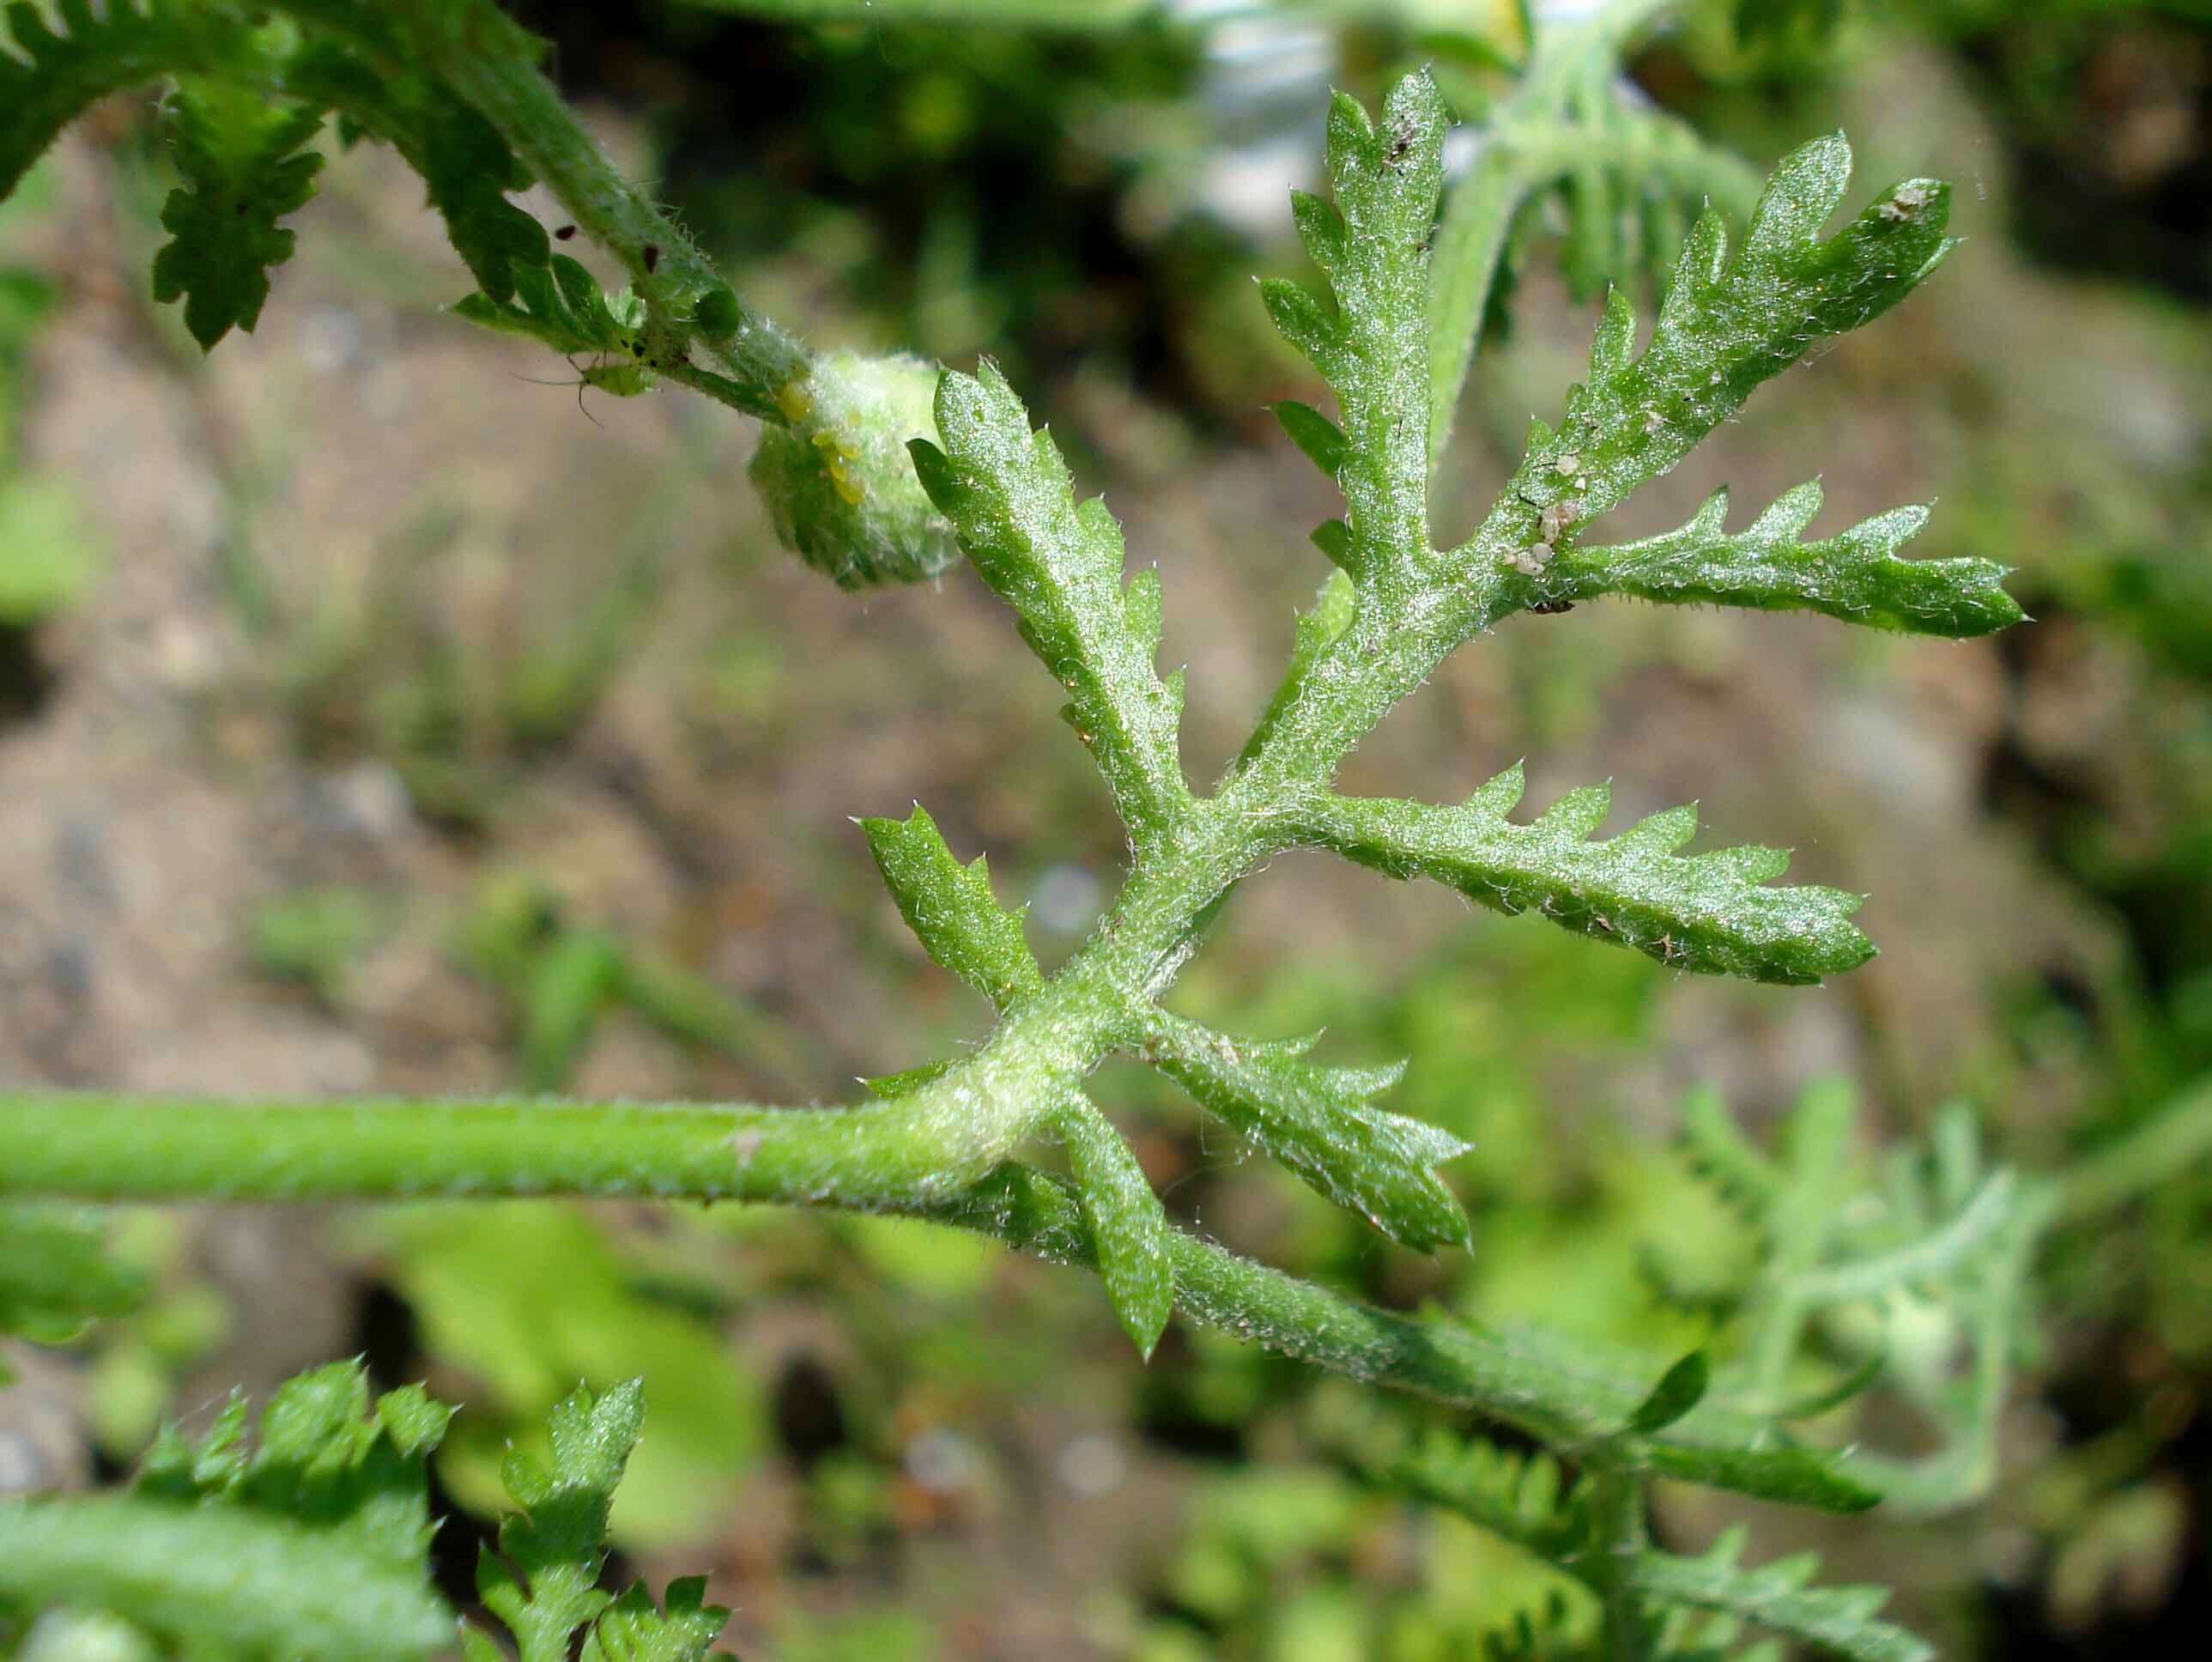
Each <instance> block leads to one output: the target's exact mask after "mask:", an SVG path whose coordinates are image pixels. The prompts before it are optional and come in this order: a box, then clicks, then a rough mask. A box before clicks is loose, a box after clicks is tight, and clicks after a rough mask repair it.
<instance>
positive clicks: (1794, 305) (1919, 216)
mask: <svg viewBox="0 0 2212 1662" xmlns="http://www.w3.org/2000/svg"><path fill="white" fill-rule="evenodd" d="M1850 169H1851V150H1850V144H1849V143H1846V142H1845V141H1844V137H1843V135H1842V134H1840V133H1837V134H1832V135H1831V136H1830V137H1826V138H1821V139H1816V140H1814V142H1813V143H1810V144H1808V145H1806V146H1804V147H1803V148H1802V149H1798V150H1796V151H1795V152H1793V153H1792V154H1790V155H1788V156H1786V157H1784V160H1783V161H1782V163H1781V165H1780V166H1779V167H1778V168H1777V169H1776V170H1775V173H1774V175H1773V177H1772V178H1771V180H1768V182H1767V186H1766V190H1765V193H1764V194H1762V195H1761V196H1760V198H1759V205H1758V207H1757V208H1756V209H1755V210H1753V214H1752V217H1751V223H1750V226H1749V228H1747V231H1746V232H1745V234H1744V239H1743V244H1742V247H1741V249H1739V250H1738V251H1737V252H1736V253H1735V256H1734V258H1732V259H1731V258H1730V255H1729V241H1728V232H1727V230H1726V228H1725V227H1724V226H1723V223H1722V221H1721V216H1720V215H1719V214H1718V213H1717V211H1715V210H1711V209H1708V210H1706V211H1705V214H1704V215H1703V216H1701V217H1700V218H1699V221H1698V222H1697V224H1696V225H1695V226H1694V227H1693V228H1692V229H1691V231H1690V234H1689V236H1688V237H1687V239H1686V240H1685V242H1684V244H1683V247H1682V258H1681V260H1680V263H1679V265H1677V266H1676V268H1675V271H1674V283H1673V284H1672V286H1670V287H1669V288H1668V291H1667V296H1666V299H1665V300H1664V301H1662V304H1661V306H1660V308H1659V317H1658V321H1657V323H1656V326H1654V329H1653V332H1652V337H1651V341H1650V345H1649V346H1647V347H1646V348H1645V349H1644V351H1643V352H1642V353H1641V354H1640V355H1638V354H1637V353H1636V352H1635V351H1634V347H1635V344H1636V317H1635V311H1634V308H1633V307H1632V306H1631V304H1630V302H1629V300H1628V296H1627V295H1626V293H1625V292H1624V291H1622V290H1620V289H1614V290H1613V292H1612V294H1611V295H1608V296H1607V301H1606V307H1605V315H1604V317H1603V319H1602V320H1601V322H1600V323H1599V325H1598V329H1597V333H1596V336H1595V339H1594V341H1593V343H1592V345H1591V348H1590V367H1589V380H1588V381H1587V382H1586V383H1585V384H1584V385H1583V386H1580V387H1575V388H1573V389H1571V391H1570V392H1569V393H1568V395H1567V401H1566V411H1565V416H1564V417H1563V418H1562V420H1561V421H1560V423H1559V429H1558V431H1556V432H1554V431H1553V430H1552V429H1550V428H1549V427H1547V426H1546V425H1545V424H1544V423H1541V422H1539V423H1536V426H1535V430H1534V433H1533V435H1531V438H1530V441H1529V445H1528V454H1526V456H1524V457H1523V459H1522V463H1521V466H1520V467H1519V469H1518V470H1517V471H1516V473H1515V475H1514V478H1513V488H1512V490H1510V492H1509V493H1508V494H1507V496H1505V497H1504V499H1502V500H1501V502H1500V504H1499V509H1498V512H1496V513H1494V514H1493V515H1492V522H1491V523H1490V524H1489V525H1486V527H1485V533H1486V534H1487V535H1488V536H1489V537H1491V538H1493V539H1495V538H1498V537H1499V536H1501V535H1503V536H1510V537H1512V538H1513V539H1516V541H1517V542H1518V544H1519V545H1521V546H1520V547H1519V548H1516V549H1514V550H1512V551H1510V557H1512V558H1513V559H1515V560H1516V561H1517V562H1518V563H1521V564H1522V565H1523V566H1524V567H1525V566H1526V565H1528V564H1541V563H1542V561H1543V560H1545V559H1547V558H1548V557H1549V556H1550V552H1551V551H1553V550H1554V549H1556V548H1557V547H1558V546H1559V545H1560V544H1561V543H1562V542H1570V543H1571V539H1572V538H1573V537H1574V535H1575V533H1577V532H1578V531H1579V530H1580V529H1581V528H1582V527H1583V526H1584V525H1586V524H1588V523H1589V521H1591V520H1593V519H1595V517H1596V516H1597V515H1599V514H1602V513H1604V512H1606V511H1607V509H1609V508H1613V506H1615V505H1616V504H1617V503H1619V502H1620V501H1621V500H1622V499H1623V498H1624V497H1626V496H1627V495H1628V494H1629V492H1630V491H1632V490H1634V489H1635V488H1636V487H1637V486H1638V484H1642V483H1643V482H1644V480H1646V479H1649V478H1652V477H1654V476H1655V475H1656V474H1659V473H1662V472H1666V471H1668V469H1669V468H1671V467H1673V466H1674V464H1675V463H1677V462H1679V461H1680V460H1681V459H1682V458H1683V457H1684V456H1686V455H1687V454H1689V453H1690V451H1691V450H1692V448H1693V447H1695V446H1696V445H1697V443H1698V442H1699V440H1701V439H1703V438H1704V437H1705V435H1706V434H1708V433H1710V432H1711V431H1712V429H1714V428H1715V427H1717V426H1718V425H1719V424H1720V423H1722V422H1723V421H1725V420H1727V419H1728V417H1730V416H1732V415H1734V414H1735V411H1737V410H1739V409H1741V407H1742V405H1743V403H1744V400H1745V399H1748V398H1749V397H1750V396H1751V394H1752V393H1753V391H1754V390H1755V389H1756V388H1757V387H1758V386H1759V383H1760V382H1762V381H1764V380H1769V379H1771V377H1773V376H1775V375H1777V374H1780V373H1781V372H1782V371H1783V370H1784V369H1786V368H1789V367H1790V365H1791V364H1792V363H1794V362H1796V361H1797V360H1798V359H1799V358H1801V357H1802V356H1804V355H1805V354H1806V353H1807V352H1808V351H1809V350H1812V349H1813V348H1814V347H1815V346H1817V345H1818V344H1820V342H1821V341H1823V340H1826V339H1827V338H1830V337H1832V336H1834V335H1838V334H1842V333H1844V332H1847V331H1850V330H1852V329H1857V328H1859V327H1860V326H1863V325H1865V324H1867V323H1869V322H1871V321H1873V320H1874V319H1875V318H1877V317H1879V316H1880V315H1881V314H1882V313H1884V312H1886V311H1887V310H1888V309H1889V308H1890V307H1892V306H1894V305H1895V304H1897V302H1898V301H1900V300H1902V299H1904V298H1905V295H1908V294H1910V293H1911V292H1912V290H1913V289H1916V288H1917V287H1918V286H1919V285H1920V283H1923V281H1925V280H1926V278H1927V277H1928V276H1929V273H1930V272H1932V271H1934V270H1935V269H1936V266H1937V265H1940V264H1941V263H1942V259H1943V258H1944V256H1945V255H1947V254H1948V253H1950V251H1951V249H1952V248H1953V247H1955V246H1956V244H1955V241H1954V239H1952V238H1950V237H1948V236H1947V235H1946V234H1945V233H1944V227H1945V225H1946V223H1947V222H1948V217H1949V211H1950V187H1949V186H1948V185H1945V184H1943V183H1942V182H1941V181H1940V180H1928V179H1914V180H1905V181H1904V182H1903V183H1901V184H1899V185H1896V186H1892V187H1891V188H1890V189H1889V190H1888V191H1887V192H1884V193H1883V195H1882V196H1881V198H1880V199H1879V200H1877V201H1876V202H1875V204H1874V205H1873V206H1871V207H1869V208H1868V209H1867V210H1865V211H1864V212H1863V213H1862V214H1860V215H1859V216H1858V217H1857V218H1856V219H1854V220H1853V221H1852V222H1850V224H1849V225H1847V226H1845V227H1844V229H1843V230H1842V231H1840V232H1838V234H1836V235H1834V236H1832V237H1830V238H1828V239H1826V240H1821V238H1820V228H1821V227H1822V225H1824V224H1825V223H1826V221H1827V220H1828V218H1829V217H1830V216H1831V215H1832V214H1833V213H1834V212H1835V210H1836V209H1837V207H1838V204H1840V203H1841V202H1842V201H1843V197H1844V187H1845V186H1846V185H1847V184H1848V182H1849V180H1850ZM1808 517H1809V516H1808ZM1780 523H1781V522H1780V521H1778V522H1777V525H1778V526H1779V524H1780ZM1801 524H1802V521H1801ZM1899 540H1902V539H1901V538H1900V539H1899Z"/></svg>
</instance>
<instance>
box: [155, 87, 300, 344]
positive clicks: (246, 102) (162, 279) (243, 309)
mask: <svg viewBox="0 0 2212 1662" xmlns="http://www.w3.org/2000/svg"><path fill="white" fill-rule="evenodd" d="M169 111H170V114H169V120H170V129H171V132H172V134H173V137H174V140H175V155H176V159H177V170H178V172H179V173H180V174H183V175H184V179H185V183H184V185H183V186H182V187H180V188H179V189H177V190H173V191H172V192H169V198H168V200H167V202H166V203H165V204H162V208H161V224H162V226H163V228H165V229H167V231H168V233H169V234H170V237H171V239H172V240H170V241H169V242H168V243H167V246H165V247H163V248H162V249H161V252H160V253H156V254H155V256H154V298H155V300H157V301H165V302H166V301H176V300H182V301H184V302H185V327H186V328H187V329H189V330H190V331H191V337H192V338H193V339H194V340H196V341H197V342H198V343H199V344H200V348H201V350H203V351H207V350H213V349H214V346H215V344H216V342H217V341H219V340H221V339H222V338H223V337H224V336H225V335H227V334H228V333H229V332H231V331H232V330H233V329H234V328H237V329H243V330H245V331H246V332H247V333H248V334H251V333H252V332H253V326H254V324H255V323H256V322H257V321H258V320H259V319H260V316H261V307H262V304H263V302H264V301H266V300H267V299H268V298H269V273H270V271H271V270H273V269H274V268H275V267H276V266H279V265H283V263H284V262H285V261H286V260H288V259H291V257H292V246H293V240H294V239H293V234H292V233H291V232H290V231H289V230H286V229H285V228H283V227H282V226H280V225H278V224H277V221H278V220H280V219H282V218H283V216H285V215H287V214H289V213H291V212H293V211H295V210H297V209H299V208H301V207H304V206H305V205H306V204H307V200H308V198H311V197H312V196H313V195H314V193H315V175H316V174H317V173H319V171H321V168H322V165H323V159H322V157H321V156H319V155H316V154H315V153H314V152H313V151H312V150H310V149H306V148H305V147H306V145H307V142H308V141H309V140H310V139H312V138H313V137H314V136H315V134H316V133H317V132H318V131H320V129H321V127H322V125H323V112H322V110H321V109H320V108H319V107H316V106H314V105H313V104H298V105H287V104H282V103H279V104H276V105H271V104H270V102H269V101H268V100H267V99H265V98H264V97H263V96H262V95H261V94H258V93H257V92H254V91H252V90H251V89H249V88H245V87H243V86H241V85H240V84H239V83H237V82H210V81H203V80H200V79H197V78H192V79H189V80H185V81H183V82H180V83H179V86H178V88H177V91H176V94H175V96H174V97H173V99H172V100H171V101H170V106H169Z"/></svg>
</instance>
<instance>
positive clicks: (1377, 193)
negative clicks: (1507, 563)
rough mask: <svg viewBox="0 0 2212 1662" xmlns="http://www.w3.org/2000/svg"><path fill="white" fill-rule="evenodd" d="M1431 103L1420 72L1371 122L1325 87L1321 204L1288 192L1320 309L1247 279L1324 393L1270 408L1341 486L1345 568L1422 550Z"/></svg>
mask: <svg viewBox="0 0 2212 1662" xmlns="http://www.w3.org/2000/svg"><path fill="white" fill-rule="evenodd" d="M1444 125H1445V122H1444V112H1443V100H1442V99H1441V98H1440V97H1439V96H1438V95H1437V89H1436V86H1435V83H1434V82H1431V80H1430V79H1429V77H1428V76H1427V75H1425V74H1419V75H1412V76H1407V77H1406V78H1405V79H1404V80H1403V81H1401V82H1399V83H1398V85H1397V86H1396V88H1395V89H1393V91H1392V92H1391V94H1390V95H1389V100H1387V101H1386V102H1385V104H1384V106H1383V119H1382V120H1381V121H1379V122H1376V121H1371V120H1370V119H1369V118H1368V114H1367V112H1366V111H1365V110H1364V109H1362V108H1361V107H1359V105H1358V103H1357V102H1356V101H1354V100H1352V99H1350V98H1347V97H1346V96H1345V95H1344V94H1341V93H1339V94H1336V97H1335V99H1334V102H1333V103H1332V104H1331V106H1330V109H1329V116H1328V172H1329V181H1330V184H1331V186H1333V187H1334V191H1335V194H1336V205H1335V207H1334V209H1332V208H1331V207H1330V206H1329V205H1328V204H1326V203H1323V202H1321V201H1320V200H1318V199H1317V198H1313V197H1310V196H1306V195H1304V194H1303V193H1300V194H1297V195H1294V196H1293V197H1292V198H1291V211H1292V215H1293V216H1294V217H1295V218H1296V220H1297V226H1298V231H1299V234H1300V235H1301V236H1302V237H1303V238H1304V241H1305V246H1306V251H1307V253H1309V254H1310V255H1311V256H1312V258H1313V259H1314V263H1315V264H1316V265H1319V266H1320V267H1321V268H1322V271H1324V272H1325V273H1326V274H1327V276H1328V283H1329V289H1330V292H1331V294H1332V295H1334V297H1335V301H1336V304H1335V307H1334V309H1333V310H1332V308H1330V307H1328V306H1326V305H1324V304H1323V302H1322V301H1320V300H1318V299H1316V297H1315V296H1314V295H1311V294H1310V293H1308V292H1307V291H1306V290H1305V289H1302V288H1300V287H1299V286H1298V285H1297V284H1296V283H1288V282H1285V281H1282V280H1280V279H1277V280H1273V281H1270V282H1267V283H1262V284H1261V300H1262V301H1264V302H1265V304H1266V306H1267V313H1268V315H1269V316H1270V317H1272V318H1273V320H1274V321H1275V326H1276V327H1277V328H1279V330H1281V331H1282V333H1283V337H1284V338H1285V339H1286V340H1288V341H1289V342H1290V343H1291V345H1293V346H1295V347H1297V349H1298V350H1299V351H1301V352H1303V353H1304V355H1305V356H1306V357H1307V358H1308V359H1309V360H1310V362H1312V364H1313V366H1314V368H1316V370H1318V371H1319V372H1320V374H1321V375H1322V379H1323V380H1327V381H1328V384H1329V388H1330V390H1331V391H1333V392H1334V393H1335V394H1336V399H1337V404H1338V405H1339V407H1340V410H1341V411H1342V413H1343V422H1342V427H1341V429H1338V428H1337V427H1336V425H1335V424H1334V423H1329V422H1328V420H1327V418H1326V417H1322V416H1321V415H1319V414H1318V413H1317V412H1316V411H1310V410H1307V409H1306V408H1305V407H1304V405H1289V406H1287V407H1285V408H1279V409H1278V411H1277V413H1278V414H1279V416H1281V417H1282V418H1283V423H1284V426H1285V428H1286V429H1288V430H1289V431H1290V434H1291V437H1292V438H1293V439H1295V440H1296V441H1297V443H1298V446H1299V447H1300V448H1301V449H1303V450H1304V451H1305V453H1306V454H1307V455H1309V456H1310V457H1311V458H1313V460H1314V461H1315V463H1316V466H1319V467H1320V468H1321V469H1322V472H1326V473H1328V474H1330V475H1331V476H1332V477H1333V478H1335V479H1336V480H1337V482H1338V484H1340V486H1341V487H1342V489H1343V491H1344V497H1345V502H1346V510H1347V511H1346V516H1345V519H1346V527H1347V528H1348V530H1349V533H1350V536H1349V546H1348V549H1347V555H1346V560H1345V561H1344V562H1342V563H1344V564H1345V565H1346V569H1348V570H1350V571H1351V572H1352V575H1354V576H1355V577H1358V576H1362V575H1364V574H1365V573H1366V572H1368V571H1370V570H1373V569H1383V568H1391V567H1395V568H1405V567H1408V566H1411V565H1413V564H1415V563H1419V562H1421V561H1423V560H1425V559H1426V558H1427V557H1428V553H1429V543H1428V496H1427V491H1428V439H1429V429H1428V398H1429V359H1428V308H1429V253H1428V250H1429V239H1430V234H1431V230H1432V228H1434V225H1435V222H1436V212H1437V193H1438V192H1439V191H1440V190H1441V189H1442V187H1443V134H1444Z"/></svg>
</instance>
